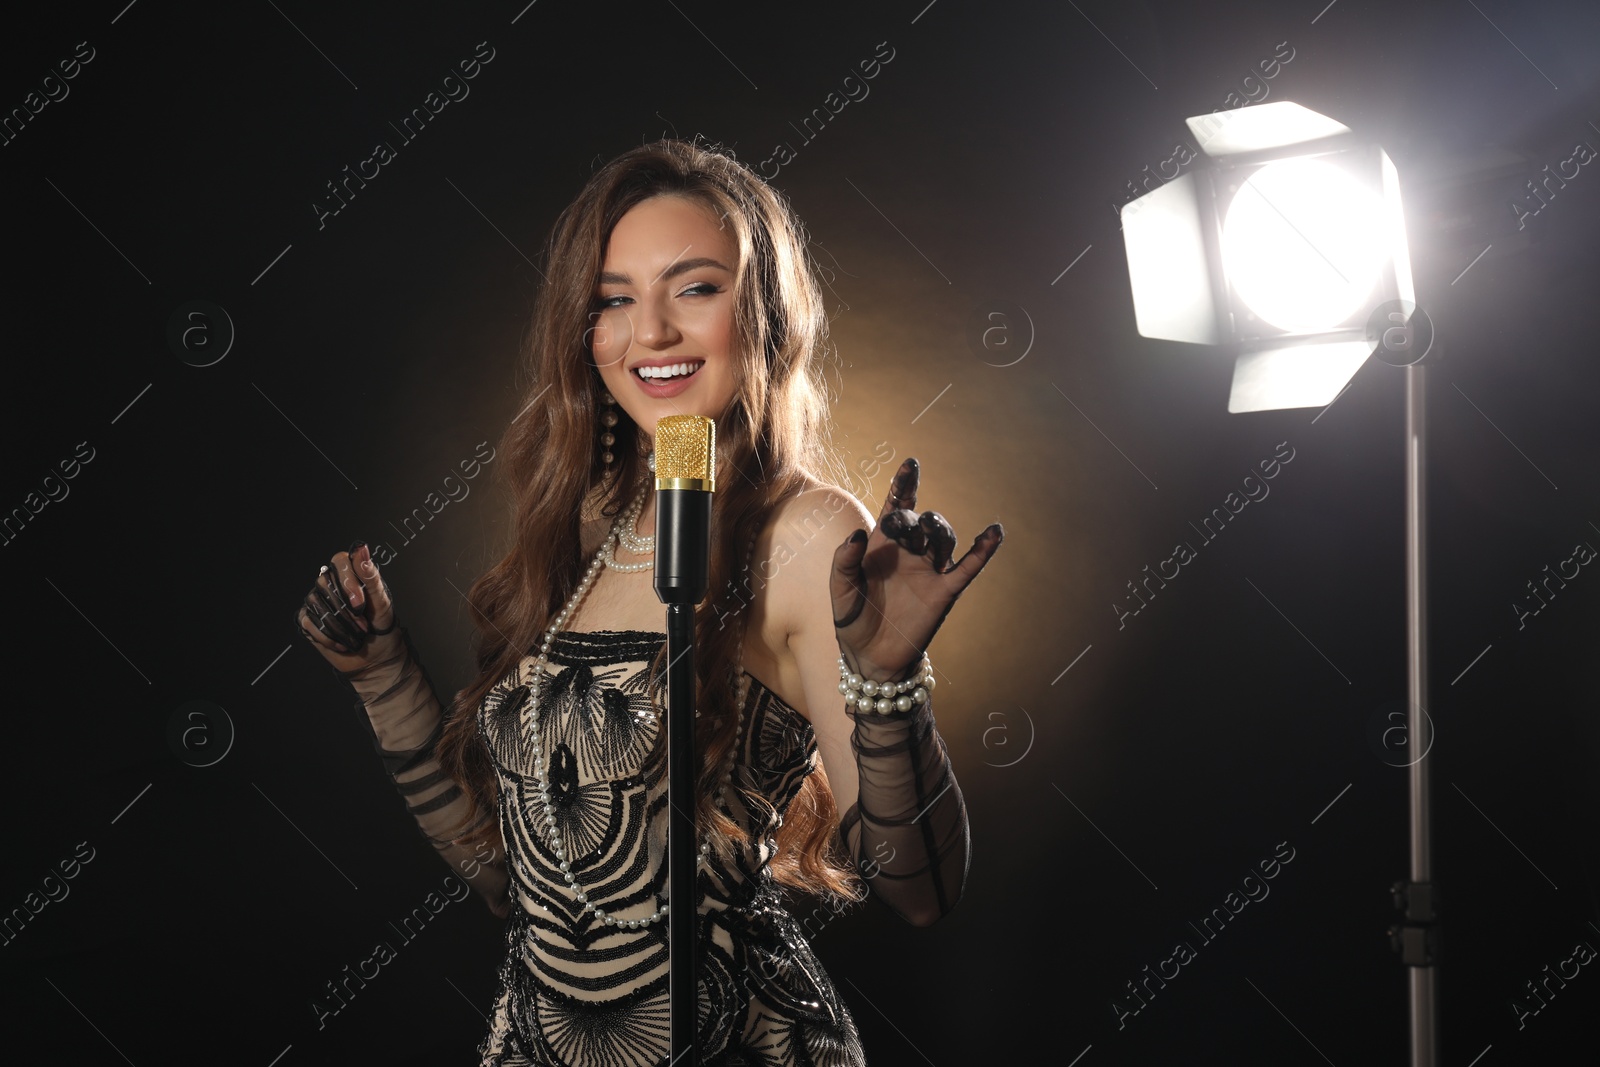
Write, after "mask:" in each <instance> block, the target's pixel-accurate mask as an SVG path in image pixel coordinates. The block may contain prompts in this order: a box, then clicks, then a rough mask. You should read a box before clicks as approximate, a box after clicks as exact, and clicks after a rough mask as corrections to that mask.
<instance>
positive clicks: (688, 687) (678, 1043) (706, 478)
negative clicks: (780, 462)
mask: <svg viewBox="0 0 1600 1067" xmlns="http://www.w3.org/2000/svg"><path fill="white" fill-rule="evenodd" d="M655 440H656V451H655V464H654V469H655V472H656V565H655V590H656V596H657V597H659V598H660V600H661V602H662V603H663V604H665V605H666V606H667V885H668V893H669V900H668V910H667V952H668V961H669V962H668V964H667V967H668V970H667V983H668V986H667V988H668V994H667V1006H668V1016H667V1019H668V1022H667V1027H668V1031H669V1039H668V1040H669V1043H670V1046H671V1054H670V1057H669V1059H668V1061H667V1062H668V1063H669V1065H670V1067H680V1065H681V1067H694V1065H695V1064H696V1063H697V1062H698V1061H699V1056H698V1054H697V1053H696V1051H695V1047H694V1045H695V1037H696V1031H697V1030H698V1024H699V1021H700V997H699V990H698V988H697V985H696V980H695V975H696V970H697V965H698V963H699V960H698V958H697V957H698V954H699V921H698V920H699V910H700V909H699V908H698V906H697V905H698V903H699V901H698V899H697V897H698V895H699V894H698V893H696V891H695V890H696V885H695V883H696V881H697V867H698V860H699V855H698V849H697V848H696V847H695V844H696V842H695V825H694V813H695V782H696V777H697V775H696V771H697V767H696V761H697V759H698V756H699V750H698V749H697V748H696V747H695V742H694V715H695V710H694V705H695V656H694V609H695V605H696V604H698V603H700V601H701V600H703V599H704V598H705V595H706V589H707V587H708V586H709V584H710V570H711V493H712V490H713V489H714V488H715V482H716V425H715V423H713V422H712V420H711V419H709V418H706V417H704V416H700V415H666V416H663V417H662V418H661V419H659V420H657V423H656V434H655Z"/></svg>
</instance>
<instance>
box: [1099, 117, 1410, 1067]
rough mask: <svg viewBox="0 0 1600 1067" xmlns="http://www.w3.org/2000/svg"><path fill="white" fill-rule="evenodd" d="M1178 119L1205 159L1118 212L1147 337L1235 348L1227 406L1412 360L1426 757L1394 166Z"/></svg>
mask: <svg viewBox="0 0 1600 1067" xmlns="http://www.w3.org/2000/svg"><path fill="white" fill-rule="evenodd" d="M1186 121H1187V123H1188V125H1189V129H1190V130H1191V131H1192V132H1193V133H1194V135H1195V138H1196V139H1197V140H1198V142H1199V144H1200V148H1201V151H1202V152H1203V153H1204V161H1203V162H1202V163H1201V164H1200V165H1198V166H1197V167H1196V168H1195V169H1193V170H1191V171H1189V172H1188V173H1186V174H1182V175H1180V176H1178V177H1176V178H1174V179H1173V180H1172V181H1169V182H1167V183H1166V184H1165V185H1160V186H1158V187H1157V188H1155V189H1153V190H1151V191H1150V192H1148V193H1146V194H1145V195H1144V196H1141V197H1139V198H1138V199H1137V200H1134V201H1133V202H1132V203H1130V204H1128V205H1127V206H1126V207H1124V208H1123V209H1122V233H1123V240H1124V242H1125V244H1126V246H1127V252H1128V275H1129V279H1130V281H1131V283H1132V286H1133V307H1134V315H1135V318H1136V320H1137V325H1138V329H1139V332H1140V333H1141V334H1143V335H1144V336H1145V337H1157V338H1163V339H1166V340H1172V341H1186V342H1191V343H1195V344H1202V345H1211V346H1220V347H1224V348H1226V349H1227V350H1229V351H1231V352H1233V353H1234V354H1235V362H1234V368H1233V386H1232V388H1231V390H1230V392H1229V396H1228V410H1229V411H1231V412H1246V411H1269V410H1275V409H1279V408H1297V407H1325V406H1327V405H1330V404H1332V403H1333V401H1334V400H1336V399H1337V398H1338V396H1339V393H1340V392H1341V391H1342V390H1343V389H1344V387H1345V386H1346V385H1347V384H1348V383H1349V381H1350V379H1351V378H1352V377H1354V375H1355V373H1356V371H1357V370H1359V369H1360V368H1361V365H1362V364H1363V363H1365V362H1366V360H1367V359H1368V357H1369V356H1371V355H1373V354H1374V352H1376V351H1377V350H1378V349H1379V348H1380V347H1381V348H1382V349H1383V357H1382V358H1383V360H1384V362H1386V363H1389V364H1390V365H1392V366H1395V367H1400V368H1404V380H1405V397H1406V402H1405V409H1406V416H1405V418H1406V427H1405V481H1406V511H1405V522H1404V544H1405V559H1406V666H1407V697H1408V700H1407V705H1408V709H1409V710H1408V712H1407V717H1406V731H1407V734H1406V736H1407V740H1408V742H1410V743H1412V744H1414V745H1417V746H1419V748H1420V750H1421V751H1422V753H1423V755H1424V756H1425V755H1426V753H1427V752H1428V750H1429V749H1430V748H1431V746H1432V729H1433V727H1432V720H1431V719H1430V718H1429V716H1428V713H1427V705H1428V637H1427V582H1426V576H1427V553H1426V545H1427V538H1426V508H1425V492H1424V477H1423V475H1424V471H1425V469H1426V463H1425V456H1426V451H1425V447H1424V443H1425V429H1426V421H1425V418H1424V414H1425V404H1424V397H1425V395H1426V390H1425V381H1426V378H1425V368H1424V367H1423V366H1422V365H1421V361H1422V359H1423V357H1424V356H1426V355H1427V354H1428V351H1429V349H1430V347H1431V345H1432V336H1433V334H1432V323H1431V321H1430V320H1428V319H1427V318H1426V316H1421V317H1420V318H1417V317H1416V311H1417V309H1416V304H1415V294H1414V293H1413V287H1412V279H1411V256H1410V251H1409V249H1408V248H1407V244H1406V227H1405V213H1404V212H1403V211H1402V209H1401V205H1400V181H1399V176H1398V175H1397V173H1396V172H1395V167H1394V163H1393V162H1392V161H1391V160H1390V159H1389V156H1388V155H1387V154H1386V153H1385V152H1384V151H1383V149H1381V148H1379V147H1378V146H1377V145H1375V144H1371V143H1364V142H1362V141H1361V140H1360V139H1359V138H1357V137H1356V135H1355V134H1354V133H1353V132H1352V131H1351V130H1350V128H1349V127H1347V126H1344V125H1343V124H1341V123H1339V122H1336V121H1334V120H1333V119H1331V118H1329V117H1328V116H1326V115H1319V114H1317V113H1316V112H1315V111H1311V110H1309V109H1307V108H1304V107H1301V106H1300V105H1298V104H1294V103H1289V102H1287V101H1285V102H1280V103H1273V104H1261V105H1258V106H1255V107H1245V108H1240V109H1238V110H1235V111H1229V112H1220V113H1216V114H1211V115H1198V116H1196V117H1194V118H1191V119H1188V120H1186ZM1414 319H1415V320H1416V321H1413V320H1414ZM1418 323H1420V324H1421V329H1414V328H1415V327H1417V325H1418ZM1423 329H1425V331H1426V338H1427V340H1426V342H1425V343H1424V342H1422V341H1421V333H1422V330H1423ZM1414 338H1415V339H1416V343H1414ZM1397 525H1399V524H1397ZM1407 768H1408V771H1407V773H1408V778H1409V782H1408V784H1409V786H1410V789H1409V801H1410V805H1409V811H1408V818H1407V825H1408V829H1409V831H1410V838H1411V840H1410V850H1409V851H1410V857H1409V860H1410V863H1409V867H1410V870H1409V878H1407V879H1406V880H1404V881H1398V882H1396V883H1395V884H1394V886H1393V887H1392V891H1393V894H1394V900H1395V906H1396V908H1397V909H1398V910H1400V911H1401V913H1402V915H1403V919H1402V921H1401V922H1400V923H1397V924H1396V925H1395V926H1393V927H1391V928H1390V931H1389V935H1390V940H1391V943H1392V944H1393V946H1394V948H1395V950H1396V951H1397V952H1398V953H1399V955H1400V959H1401V962H1403V963H1404V964H1405V965H1406V967H1407V985H1408V990H1407V992H1408V999H1409V1009H1410V1020H1411V1033H1410V1045H1411V1048H1410V1052H1411V1063H1412V1064H1413V1067H1434V1065H1435V1064H1436V1063H1437V1054H1438V1035H1437V1007H1436V1004H1437V992H1436V991H1437V984H1438V971H1437V938H1438V920H1439V916H1438V910H1437V903H1438V897H1437V887H1436V886H1435V885H1434V883H1433V873H1432V871H1433V858H1432V847H1433V846H1432V819H1431V814H1430V813H1431V805H1430V801H1429V796H1430V784H1429V777H1430V764H1429V763H1428V761H1427V760H1426V759H1425V758H1423V756H1419V757H1417V758H1416V759H1414V760H1412V761H1411V762H1410V763H1409V764H1408V765H1407Z"/></svg>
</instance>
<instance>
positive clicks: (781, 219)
mask: <svg viewBox="0 0 1600 1067" xmlns="http://www.w3.org/2000/svg"><path fill="white" fill-rule="evenodd" d="M662 195H675V196H682V197H685V198H688V199H690V200H692V201H694V202H696V203H698V204H701V205H703V206H704V207H705V208H707V209H708V210H709V211H710V213H711V215H712V216H714V217H717V218H718V219H719V220H721V221H720V223H719V225H727V226H731V227H732V229H733V236H734V239H735V243H736V245H737V247H738V254H739V264H738V268H737V272H736V277H735V281H734V285H733V295H734V324H735V334H736V336H737V338H738V343H739V349H740V353H741V356H742V358H741V361H740V365H739V366H738V367H737V368H736V371H735V375H736V383H737V385H736V391H735V395H734V398H733V401H732V403H731V404H730V406H729V409H728V410H727V411H725V412H723V413H722V414H721V416H720V417H718V418H717V419H716V424H717V496H716V507H715V508H714V509H713V513H712V516H713V517H712V531H711V576H710V586H709V588H710V591H711V592H710V595H708V596H707V597H706V598H705V600H704V601H702V602H701V604H700V605H699V606H698V608H697V609H696V612H695V622H696V633H697V634H698V641H697V647H696V651H695V657H694V659H695V667H696V671H695V673H696V676H697V679H696V698H695V699H696V707H697V708H698V709H699V711H700V715H701V717H700V720H699V722H700V728H699V730H698V731H697V736H696V743H697V747H698V748H699V749H700V754H699V755H700V763H699V767H700V769H699V775H698V781H697V784H696V791H697V795H698V800H697V807H696V813H695V821H696V823H697V825H698V827H699V828H700V830H701V831H702V832H705V831H707V830H709V831H710V832H711V840H712V842H713V847H714V848H716V849H718V850H719V851H720V852H723V854H724V855H726V850H727V848H728V847H729V844H730V842H732V841H739V842H743V841H745V834H744V833H743V832H742V830H741V829H740V827H739V826H738V825H737V824H736V823H734V822H733V821H732V820H730V819H729V818H728V817H727V816H726V815H725V814H723V813H722V812H721V811H720V810H719V809H718V808H717V807H716V805H715V804H714V803H713V793H714V792H715V790H716V788H717V785H718V782H717V777H718V769H719V768H720V767H721V764H722V759H723V757H724V756H725V754H726V753H727V752H728V751H729V749H730V747H731V746H733V745H734V744H735V743H736V740H737V739H736V737H735V736H734V730H735V724H736V722H737V719H736V716H735V714H734V713H735V710H736V709H735V708H734V707H733V703H734V701H733V693H732V686H731V681H732V677H733V670H734V664H735V662H736V657H737V654H738V642H739V641H740V640H741V638H742V636H743V634H744V631H745V626H744V622H745V620H744V619H742V618H739V617H738V615H742V614H743V612H742V611H739V610H738V609H742V608H743V607H744V602H743V599H742V596H741V595H740V593H739V592H738V591H737V584H736V579H737V578H739V577H740V568H741V567H742V565H743V563H744V555H745V547H746V546H747V545H748V544H749V543H750V539H751V538H752V537H754V536H755V535H756V533H757V532H758V531H760V530H761V528H762V527H763V526H764V525H765V524H766V521H767V519H768V518H769V516H770V515H771V514H772V512H773V510H774V509H775V507H776V506H777V505H778V503H779V502H780V501H782V500H783V499H784V498H785V497H788V496H790V495H792V494H794V493H796V492H799V491H801V490H803V489H805V488H806V487H807V486H808V484H809V483H810V482H811V481H812V480H816V479H819V478H821V479H822V480H825V481H831V482H833V483H834V484H837V483H839V482H840V481H842V480H843V478H842V477H840V475H841V473H842V468H841V466H840V464H839V461H838V458H837V456H836V454H835V453H834V452H833V450H832V447H831V445H830V444H829V443H828V434H827V431H828V412H827V398H826V393H825V388H824V380H823V376H822V371H823V360H824V358H825V355H826V351H827V330H828V322H827V315H826V312H825V309H824V306H823V302H822V298H821V293H820V290H819V286H818V283H817V272H816V266H815V264H814V262H813V261H812V260H811V258H810V254H809V252H808V250H807V241H806V235H805V231H804V228H803V226H802V225H801V223H800V221H799V219H797V218H796V217H795V215H794V214H793V212H792V211H791V210H790V208H789V205H788V203H787V201H786V200H785V199H784V197H783V196H782V195H781V194H780V193H778V192H777V191H776V190H774V189H772V188H771V187H770V186H768V185H767V184H766V183H765V182H763V181H762V180H761V179H760V178H759V177H757V176H756V175H755V174H754V173H753V172H752V171H751V170H750V169H749V168H748V167H747V166H745V165H744V164H743V163H740V162H738V161H737V160H736V159H734V158H733V155H732V153H731V152H729V151H727V150H725V149H723V148H721V147H719V146H715V145H702V144H699V143H689V142H685V141H679V140H671V139H664V140H661V141H658V142H656V143H654V144H647V145H642V146H640V147H638V148H635V149H632V150H631V151H628V152H625V153H623V154H622V155H621V156H618V157H617V158H616V159H613V160H612V161H611V162H609V163H607V164H606V165H604V166H603V167H601V168H600V169H599V170H597V171H596V172H595V173H594V174H593V175H592V176H591V177H590V178H589V180H588V182H586V183H585V184H584V186H583V188H582V190H580V191H579V193H578V195H577V197H576V198H575V199H574V200H573V201H572V203H571V204H570V205H568V207H567V208H566V210H564V211H563V212H562V213H561V215H560V217H559V218H558V219H557V220H556V223H555V226H554V228H553V229H552V231H551V234H550V239H549V242H548V243H547V245H546V247H545V249H544V255H543V258H544V261H545V265H544V273H545V275H546V277H547V279H548V281H547V283H546V286H545V288H544V289H543V290H542V291H541V292H540V294H539V298H538V300H537V302H536V307H535V310H534V314H533V321H532V323H531V326H530V330H529V333H528V336H527V340H526V343H525V351H524V360H525V366H524V368H523V372H524V375H525V376H526V377H527V378H528V379H529V380H528V381H527V383H526V385H525V387H524V390H523V396H524V397H525V398H526V399H525V400H524V401H523V404H524V405H532V407H531V409H529V410H524V411H523V412H522V414H521V415H519V416H518V417H517V418H515V419H513V420H512V422H511V424H510V425H509V426H508V427H507V428H506V430H505V434H504V435H503V437H502V438H501V441H500V446H499V448H498V449H497V452H498V453H499V454H500V455H502V456H503V457H504V459H503V461H502V462H501V463H498V464H496V476H497V478H499V479H503V481H502V484H503V485H505V486H506V488H507V490H508V492H509V495H510V498H511V512H512V524H511V528H512V530H513V531H514V534H513V543H512V545H511V547H510V550H509V551H507V553H506V554H505V556H504V557H503V558H502V559H501V560H500V561H499V562H498V563H496V564H495V565H494V566H492V567H490V568H489V570H488V571H486V572H485V573H484V574H483V575H482V576H481V577H480V578H479V579H478V580H477V581H476V582H474V583H473V585H472V588H471V591H470V592H469V594H468V596H469V599H470V602H471V604H472V606H473V609H474V612H473V615H474V621H475V623H476V625H477V629H478V651H477V665H478V671H479V675H478V678H477V680H476V681H474V682H473V683H471V684H470V685H468V686H466V687H465V688H463V689H462V690H461V691H459V692H458V693H457V694H456V695H455V699H454V700H453V701H452V704H451V707H450V711H449V715H448V718H447V721H446V723H445V727H444V731H443V734H442V736H441V738H440V741H439V745H438V756H439V760H440V762H441V764H442V765H443V767H444V769H445V771H446V772H447V773H448V774H449V775H450V776H451V777H453V778H454V779H455V780H456V781H457V782H459V783H461V786H462V790H463V792H464V793H465V794H466V795H467V796H468V797H469V798H470V801H471V803H470V804H469V809H470V810H469V811H468V813H467V814H466V816H465V817H464V819H463V821H462V823H461V824H460V826H459V827H458V830H461V831H463V836H461V837H459V838H457V840H458V841H460V842H461V843H463V844H467V845H476V844H477V843H479V842H493V841H497V840H498V835H499V825H498V821H497V819H496V818H495V813H496V812H497V810H498V809H497V794H498V789H499V784H498V780H497V778H496V775H495V771H494V767H493V764H492V762H491V761H490V758H489V753H488V751H487V748H486V747H485V745H484V742H483V738H482V736H481V735H480V733H479V731H478V727H477V721H476V715H477V710H478V707H479V704H480V702H481V701H482V700H483V698H484V696H485V694H487V693H488V691H489V690H490V689H491V688H492V687H493V686H494V684H495V683H496V682H497V681H499V680H500V679H501V678H503V677H504V676H505V675H506V674H507V673H508V672H510V671H511V670H513V669H514V668H515V667H516V666H517V665H518V663H520V662H521V660H522V659H523V657H524V656H525V655H527V654H528V651H527V650H529V649H531V648H533V647H534V646H535V644H536V642H537V641H538V640H539V636H540V635H541V634H543V633H544V632H545V630H546V629H547V628H548V626H549V624H550V620H551V619H552V618H553V617H554V616H555V615H556V613H557V612H559V611H560V610H561V608H562V607H563V606H564V605H565V604H566V601H567V599H568V598H569V597H570V596H571V595H572V593H573V592H574V590H576V588H577V586H578V582H579V580H580V578H581V576H582V574H581V572H582V568H583V559H582V546H581V543H580V529H581V524H582V520H583V518H584V517H588V516H594V515H603V516H614V515H616V514H617V513H618V512H619V511H620V510H621V509H622V508H624V507H626V506H627V504H628V503H629V501H630V500H631V498H632V497H633V495H634V494H635V493H636V492H637V491H638V487H639V486H640V484H641V483H642V481H643V479H644V477H645V476H646V474H647V471H646V470H645V465H644V460H643V457H642V456H641V455H640V451H639V448H640V432H639V428H638V426H637V425H635V424H634V423H633V422H632V420H631V419H629V418H628V417H627V415H626V413H625V412H623V411H622V410H621V408H620V406H619V407H618V409H617V414H618V416H619V419H620V421H619V423H618V425H617V426H616V427H615V428H614V430H613V432H614V433H615V434H616V437H617V441H616V444H615V445H614V446H613V447H612V449H611V451H612V452H613V453H614V455H615V457H616V462H615V463H613V464H612V465H611V468H612V469H613V473H612V474H610V475H609V476H608V475H607V467H606V465H605V464H604V463H603V462H602V460H601V458H600V454H599V449H598V448H597V447H596V441H597V434H598V426H599V422H598V420H599V412H600V406H601V404H600V399H599V398H600V397H601V395H602V394H603V393H604V391H605V387H604V385H603V384H602V382H601V379H600V374H599V371H598V370H597V369H596V367H595V363H594V357H593V355H592V353H591V352H590V350H589V342H588V333H587V326H588V323H589V321H590V318H589V316H590V312H591V311H592V310H593V309H594V307H593V305H594V294H595V287H596V284H597V282H598V279H599V275H600V268H601V265H602V260H603V258H604V254H605V248H606V243H607V241H608V240H609V238H610V236H611V232H612V230H613V229H614V228H615V227H616V225H617V222H618V221H619V220H620V219H621V218H622V216H623V215H624V214H626V213H627V211H628V210H629V209H630V208H632V207H634V206H635V205H637V204H639V203H641V202H642V201H645V200H648V199H650V198H652V197H656V196H662ZM823 475H829V476H830V477H826V478H824V477H823ZM748 581H749V579H748V578H745V579H744V583H745V584H744V589H745V595H748V590H749V585H748ZM722 591H726V593H723V592H722ZM730 596H731V597H738V598H739V599H738V600H737V602H735V601H733V600H730V599H729V597H730ZM735 612H737V614H735ZM730 618H731V619H732V624H731V625H730V624H729V623H728V620H729V619H730ZM665 659H666V655H665V646H664V645H663V650H662V654H661V656H660V657H659V658H658V659H657V661H656V664H655V667H654V672H653V673H654V675H655V677H657V678H661V677H663V672H664V667H665ZM665 741H666V731H665V730H660V731H658V733H657V738H656V746H655V749H653V750H652V752H651V754H650V758H655V757H656V756H658V755H660V754H662V751H661V750H662V747H663V746H664V745H665ZM740 792H741V799H743V801H744V804H745V807H746V808H747V809H748V810H750V811H752V812H759V811H770V810H771V808H770V804H768V803H767V801H765V800H764V799H763V798H761V797H759V796H755V795H752V794H750V793H749V792H746V791H743V790H741V791H740ZM838 826H839V812H838V810H837V808H836V807H835V805H834V802H833V792H832V790H831V789H829V787H828V781H827V776H826V774H825V773H824V772H823V769H822V766H821V764H820V762H819V763H818V764H817V765H816V767H815V769H814V770H813V771H812V773H811V774H809V775H807V776H806V778H805V780H804V783H803V784H802V786H801V789H800V791H799V793H798V794H796V796H795V797H794V799H793V801H792V802H791V803H790V806H789V808H788V810H787V811H786V813H785V815H784V820H783V824H782V826H781V827H780V828H779V830H778V834H777V851H776V854H775V855H774V856H773V858H772V861H771V870H772V874H773V876H774V877H775V878H776V880H777V881H778V883H779V884H780V885H782V886H785V887H787V888H789V889H792V890H797V891H800V892H802V893H811V894H816V895H819V896H832V895H848V896H851V897H859V892H858V889H859V884H858V881H857V878H856V875H855V871H854V869H853V866H847V865H846V863H845V862H841V861H840V859H839V858H838V857H837V856H836V854H835V852H834V846H833V841H834V835H835V833H836V831H837V830H838Z"/></svg>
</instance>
